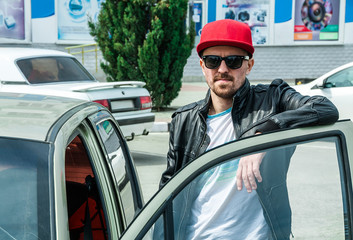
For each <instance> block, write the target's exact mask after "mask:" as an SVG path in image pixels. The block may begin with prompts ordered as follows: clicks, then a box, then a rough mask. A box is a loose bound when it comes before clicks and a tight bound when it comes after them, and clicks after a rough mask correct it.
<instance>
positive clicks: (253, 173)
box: [237, 153, 265, 193]
mask: <svg viewBox="0 0 353 240" xmlns="http://www.w3.org/2000/svg"><path fill="white" fill-rule="evenodd" d="M264 156H265V153H257V154H253V155H249V156H246V157H242V158H241V159H240V161H239V165H238V170H237V188H238V190H239V191H240V190H241V189H242V188H243V181H244V185H245V187H246V189H247V191H248V192H249V193H250V192H251V191H252V190H255V189H256V188H257V185H256V180H255V178H256V179H257V181H259V182H261V181H262V177H261V174H260V164H261V162H262V159H263V157H264Z"/></svg>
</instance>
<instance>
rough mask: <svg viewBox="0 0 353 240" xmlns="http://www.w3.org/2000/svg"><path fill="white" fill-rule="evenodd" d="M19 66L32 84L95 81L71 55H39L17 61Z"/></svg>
mask: <svg viewBox="0 0 353 240" xmlns="http://www.w3.org/2000/svg"><path fill="white" fill-rule="evenodd" d="M17 65H18V67H19V68H20V69H21V71H22V73H23V75H24V76H25V77H26V79H27V80H28V82H30V83H32V84H40V83H52V82H67V81H95V79H94V78H93V77H92V75H91V74H89V72H88V71H87V70H86V69H85V68H84V67H83V66H82V65H81V64H80V63H79V62H78V61H77V59H75V58H70V57H38V58H28V59H22V60H18V61H17Z"/></svg>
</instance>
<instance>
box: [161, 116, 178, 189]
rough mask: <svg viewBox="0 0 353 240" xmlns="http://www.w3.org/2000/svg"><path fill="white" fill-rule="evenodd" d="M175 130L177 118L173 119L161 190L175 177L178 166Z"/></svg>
mask: <svg viewBox="0 0 353 240" xmlns="http://www.w3.org/2000/svg"><path fill="white" fill-rule="evenodd" d="M174 128H175V118H173V119H172V122H171V125H170V130H169V150H168V154H167V169H166V170H165V171H164V172H163V173H162V178H161V181H160V183H159V188H161V187H163V186H164V185H165V183H166V182H167V181H168V180H169V179H170V178H171V177H172V176H173V175H174V173H175V171H176V170H175V169H176V167H175V165H176V155H177V153H176V150H175V149H174Z"/></svg>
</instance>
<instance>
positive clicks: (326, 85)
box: [322, 82, 336, 88]
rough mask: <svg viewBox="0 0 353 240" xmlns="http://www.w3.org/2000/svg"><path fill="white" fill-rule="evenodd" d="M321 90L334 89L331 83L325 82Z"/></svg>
mask: <svg viewBox="0 0 353 240" xmlns="http://www.w3.org/2000/svg"><path fill="white" fill-rule="evenodd" d="M322 87H323V88H333V87H336V86H335V84H333V83H332V82H325V83H324V84H323V86H322Z"/></svg>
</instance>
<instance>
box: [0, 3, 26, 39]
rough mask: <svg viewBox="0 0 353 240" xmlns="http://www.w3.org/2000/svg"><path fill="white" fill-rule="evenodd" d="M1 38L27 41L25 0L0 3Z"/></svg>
mask: <svg viewBox="0 0 353 240" xmlns="http://www.w3.org/2000/svg"><path fill="white" fill-rule="evenodd" d="M0 38H10V39H17V40H24V39H25V11H24V0H1V1H0Z"/></svg>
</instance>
